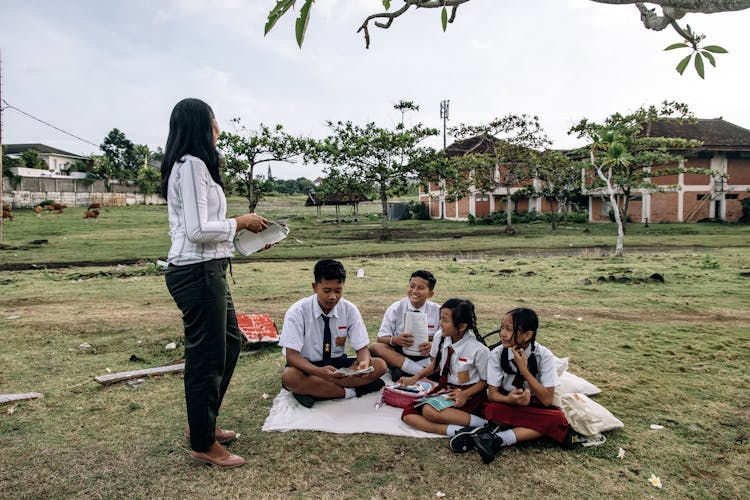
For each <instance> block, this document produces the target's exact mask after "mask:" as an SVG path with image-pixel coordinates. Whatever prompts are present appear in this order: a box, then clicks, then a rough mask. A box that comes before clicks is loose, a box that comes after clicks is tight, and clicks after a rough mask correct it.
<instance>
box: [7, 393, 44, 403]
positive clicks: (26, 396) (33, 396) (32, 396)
mask: <svg viewBox="0 0 750 500" xmlns="http://www.w3.org/2000/svg"><path fill="white" fill-rule="evenodd" d="M43 397H44V394H42V393H39V392H27V393H26V394H0V405H2V404H5V403H12V402H13V401H25V400H27V399H38V398H43Z"/></svg>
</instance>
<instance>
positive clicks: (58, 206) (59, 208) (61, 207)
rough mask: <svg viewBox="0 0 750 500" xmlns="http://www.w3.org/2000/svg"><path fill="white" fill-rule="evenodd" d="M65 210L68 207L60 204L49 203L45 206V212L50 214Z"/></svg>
mask: <svg viewBox="0 0 750 500" xmlns="http://www.w3.org/2000/svg"><path fill="white" fill-rule="evenodd" d="M66 208H68V205H63V204H62V203H50V204H49V205H47V210H49V211H50V212H52V213H56V212H57V213H62V212H63V210H65V209H66Z"/></svg>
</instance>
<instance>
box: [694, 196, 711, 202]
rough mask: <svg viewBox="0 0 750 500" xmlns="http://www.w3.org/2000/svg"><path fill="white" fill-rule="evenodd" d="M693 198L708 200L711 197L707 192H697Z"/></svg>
mask: <svg viewBox="0 0 750 500" xmlns="http://www.w3.org/2000/svg"><path fill="white" fill-rule="evenodd" d="M695 198H696V199H697V200H698V201H703V200H708V199H709V198H711V197H710V196H709V195H707V194H699V195H697V196H696V197H695Z"/></svg>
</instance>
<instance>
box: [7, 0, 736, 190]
mask: <svg viewBox="0 0 750 500" xmlns="http://www.w3.org/2000/svg"><path fill="white" fill-rule="evenodd" d="M274 4H275V0H65V1H63V0H0V58H1V61H2V97H3V99H5V100H6V101H7V102H8V103H9V104H10V105H12V106H15V107H18V108H20V109H22V110H24V111H26V112H27V113H30V114H32V115H34V116H36V117H38V118H40V119H42V120H45V121H47V122H49V123H51V124H53V125H55V126H57V127H59V128H62V129H65V130H66V131H69V132H71V133H73V134H75V135H78V136H80V137H82V138H84V139H86V140H88V141H91V142H92V143H94V144H100V143H101V142H102V140H103V138H104V136H105V135H106V134H107V133H108V132H109V131H110V130H111V129H112V128H115V127H117V128H119V129H120V130H122V131H123V132H125V134H126V136H127V137H128V138H129V139H130V140H131V141H133V142H135V143H138V144H147V145H148V146H149V147H151V148H156V147H157V146H162V147H163V146H164V142H165V140H166V136H167V129H168V119H169V113H170V112H171V109H172V107H173V106H174V104H175V103H176V102H177V101H179V100H180V99H182V98H184V97H198V98H201V99H204V100H205V101H206V102H208V103H209V104H210V105H211V106H212V107H213V109H214V111H215V112H216V115H217V118H218V120H219V124H220V126H222V127H224V128H229V120H230V119H231V118H234V117H239V118H241V119H242V121H243V123H245V124H246V125H248V126H250V127H251V128H252V127H254V126H256V125H257V124H258V123H260V122H263V123H266V124H276V123H281V124H283V125H284V126H285V128H286V129H287V130H289V131H290V132H292V133H294V134H303V135H311V136H314V137H322V136H324V135H325V133H326V131H327V129H326V127H325V122H326V120H333V121H337V120H352V121H354V122H357V123H365V122H369V121H374V122H376V123H377V124H378V125H381V126H392V125H394V124H396V123H397V122H398V121H400V117H401V115H400V113H398V112H397V111H395V110H394V109H393V105H394V104H395V103H396V102H398V101H399V100H402V99H403V100H411V101H414V102H415V103H416V104H418V105H419V106H420V111H419V112H418V113H410V114H408V115H407V118H406V121H407V124H414V123H417V122H422V123H424V124H425V125H428V126H433V127H436V128H440V127H442V122H441V120H440V117H439V104H440V101H441V100H443V99H450V121H449V126H450V125H458V124H461V123H470V124H479V123H483V122H486V121H489V120H491V119H492V118H495V117H500V116H503V115H506V114H508V113H529V114H536V115H539V117H540V119H541V121H542V124H543V125H544V127H545V130H546V132H547V134H548V135H549V136H550V138H551V139H552V140H553V143H554V144H553V146H554V147H557V148H567V147H572V146H575V145H577V144H579V142H578V140H577V139H575V138H574V137H573V136H568V135H567V130H568V129H569V128H570V126H571V125H573V124H575V123H577V122H578V121H579V120H580V119H581V118H584V117H587V118H590V119H593V120H601V119H603V118H604V117H605V116H607V115H609V114H611V113H614V112H618V111H619V112H628V111H633V110H634V109H636V108H638V107H639V106H642V105H649V104H658V103H659V102H661V101H663V100H665V99H668V100H679V101H683V102H686V103H687V104H689V105H690V107H691V108H692V110H693V111H694V112H695V114H696V115H697V116H698V117H701V118H716V117H720V116H721V117H723V118H724V119H725V120H728V121H731V122H733V123H735V124H737V125H740V126H743V127H745V128H750V99H748V90H747V89H748V88H750V64H749V63H750V37H748V35H747V32H748V31H747V27H748V26H750V10H746V11H742V12H739V13H728V14H712V15H700V14H691V15H688V16H687V18H686V21H687V23H688V24H690V25H691V26H692V27H693V29H694V30H695V31H697V32H699V33H706V34H707V35H708V39H707V41H708V42H709V43H713V44H717V45H721V46H723V47H725V48H726V49H728V50H729V51H730V53H729V54H726V55H719V56H717V66H718V67H717V68H716V69H715V68H713V67H708V68H707V70H706V71H707V74H706V80H701V79H700V78H699V77H698V76H697V75H696V74H695V71H694V70H693V69H692V67H691V68H689V69H688V70H687V71H686V72H685V75H684V76H682V77H681V76H680V75H679V74H678V73H677V72H676V71H675V70H674V67H675V66H676V65H677V62H678V61H679V59H680V58H681V57H682V56H684V55H687V51H670V52H663V51H662V49H663V48H664V47H666V46H667V45H669V44H671V43H675V42H679V41H680V39H679V37H678V36H677V34H676V33H675V32H674V31H671V30H665V31H664V32H660V33H657V32H653V31H647V30H645V29H644V28H643V25H642V24H641V22H640V19H639V13H638V11H637V9H636V8H635V7H634V6H608V5H601V4H597V3H594V2H591V1H589V0H516V1H503V2H500V1H498V0H472V1H471V2H469V3H468V4H466V5H464V6H462V7H461V8H459V11H458V16H457V18H456V21H455V23H453V24H451V25H449V26H448V30H447V32H446V33H443V32H442V29H441V26H440V13H439V10H426V9H425V10H422V11H418V12H410V13H408V14H406V15H405V16H402V17H401V18H398V19H396V20H395V21H394V23H393V25H392V27H391V28H390V29H388V30H381V29H378V28H375V27H374V26H373V27H372V28H371V39H372V41H371V45H370V49H369V50H366V49H365V48H364V41H363V39H362V36H361V35H360V34H357V33H356V30H357V28H358V27H359V25H360V24H361V22H362V20H363V19H364V17H366V15H367V14H368V13H373V12H375V11H377V10H378V9H380V8H382V5H381V2H380V0H318V1H317V2H316V4H315V6H314V8H313V10H312V18H311V20H310V25H309V28H308V32H307V37H306V40H305V44H304V46H303V49H302V50H300V49H299V48H298V47H297V45H296V42H295V39H294V33H293V30H294V24H293V21H294V18H293V17H292V16H289V18H288V19H283V20H282V21H280V22H279V23H278V25H277V26H276V27H275V28H274V29H273V31H271V33H270V34H269V35H268V36H266V37H264V36H263V26H264V24H265V20H266V16H267V14H268V11H269V10H270V8H271V7H272V6H273V5H274ZM399 4H400V2H398V1H394V2H393V5H394V6H398V5H399ZM2 125H3V127H2V140H3V143H6V144H13V143H43V144H47V145H50V146H54V147H58V148H60V149H64V150H66V151H70V152H73V153H78V154H92V153H97V152H98V151H97V148H96V147H95V146H93V145H90V144H87V143H86V142H82V141H79V140H77V139H74V138H72V137H69V136H67V135H65V134H63V133H61V132H58V131H56V130H54V129H52V128H49V127H46V126H44V125H42V124H40V123H38V122H36V121H34V120H32V119H30V118H28V117H26V116H24V115H22V114H21V113H19V112H17V111H16V110H13V109H6V110H5V111H4V112H3V124H2ZM448 140H449V142H450V137H449V139H448ZM433 145H435V146H436V147H439V146H441V145H442V138H435V140H434V141H433ZM273 173H274V175H275V176H276V177H282V178H296V177H301V176H304V177H308V178H311V179H313V178H315V177H317V176H318V175H319V171H318V170H317V168H316V167H306V166H304V165H291V166H280V165H277V166H274V167H273Z"/></svg>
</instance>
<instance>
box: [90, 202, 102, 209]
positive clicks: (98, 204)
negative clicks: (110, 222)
mask: <svg viewBox="0 0 750 500" xmlns="http://www.w3.org/2000/svg"><path fill="white" fill-rule="evenodd" d="M100 208H102V204H101V203H92V204H90V205H89V208H88V210H94V209H97V210H99V209H100Z"/></svg>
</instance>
